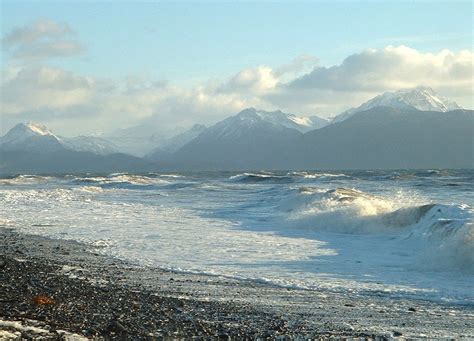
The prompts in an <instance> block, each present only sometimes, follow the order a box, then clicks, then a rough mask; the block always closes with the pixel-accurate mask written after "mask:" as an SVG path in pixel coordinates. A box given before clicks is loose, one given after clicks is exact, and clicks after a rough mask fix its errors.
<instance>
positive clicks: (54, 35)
mask: <svg viewBox="0 0 474 341" xmlns="http://www.w3.org/2000/svg"><path fill="white" fill-rule="evenodd" d="M2 47H3V49H4V50H5V51H7V53H8V54H9V55H10V56H11V57H12V58H14V59H19V60H22V61H38V60H45V59H48V58H53V57H69V56H74V55H77V54H80V53H81V52H82V51H83V50H84V48H83V46H82V45H81V44H80V42H79V41H78V40H77V39H76V34H75V32H74V31H73V30H72V29H71V28H70V27H69V26H68V25H67V24H64V23H57V22H54V21H51V20H46V19H40V20H37V21H35V22H33V23H31V24H29V25H26V26H23V27H17V28H15V29H13V30H12V31H10V32H8V33H6V34H5V35H4V37H3V39H2Z"/></svg>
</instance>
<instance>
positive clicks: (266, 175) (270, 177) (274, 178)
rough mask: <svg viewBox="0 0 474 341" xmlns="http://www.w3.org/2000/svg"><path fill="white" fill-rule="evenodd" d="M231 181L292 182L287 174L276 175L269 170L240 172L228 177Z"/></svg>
mask: <svg viewBox="0 0 474 341" xmlns="http://www.w3.org/2000/svg"><path fill="white" fill-rule="evenodd" d="M229 180H230V181H233V182H246V183H249V182H250V183H251V182H264V181H265V182H284V183H288V182H292V178H291V176H287V175H276V174H273V173H270V172H260V173H242V174H237V175H233V176H231V177H230V178H229Z"/></svg>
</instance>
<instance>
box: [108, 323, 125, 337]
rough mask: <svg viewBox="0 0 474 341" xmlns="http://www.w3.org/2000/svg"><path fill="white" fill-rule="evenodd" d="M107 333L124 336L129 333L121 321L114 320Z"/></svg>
mask: <svg viewBox="0 0 474 341" xmlns="http://www.w3.org/2000/svg"><path fill="white" fill-rule="evenodd" d="M107 331H109V332H114V333H117V334H124V333H126V332H127V329H126V328H125V327H124V326H123V324H122V323H120V321H118V320H112V321H110V323H109V325H108V326H107Z"/></svg>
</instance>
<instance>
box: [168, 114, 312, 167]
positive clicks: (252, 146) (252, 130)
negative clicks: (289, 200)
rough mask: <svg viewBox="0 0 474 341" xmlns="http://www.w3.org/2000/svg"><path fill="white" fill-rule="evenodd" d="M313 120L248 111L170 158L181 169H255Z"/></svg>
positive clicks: (200, 136)
mask: <svg viewBox="0 0 474 341" xmlns="http://www.w3.org/2000/svg"><path fill="white" fill-rule="evenodd" d="M313 122H317V121H316V120H314V121H313V120H310V119H308V118H302V117H297V116H294V115H291V114H285V113H283V112H281V111H275V112H266V111H262V110H256V109H254V108H249V109H245V110H243V111H241V112H240V113H238V114H237V115H235V116H232V117H229V118H227V119H225V120H223V121H221V122H219V123H217V124H215V125H213V126H212V127H209V128H207V129H206V130H204V131H203V132H201V133H200V134H199V135H198V136H197V137H196V138H195V139H193V140H192V141H190V142H189V143H187V144H186V145H184V146H183V147H182V148H181V149H179V150H178V151H177V152H176V153H174V154H173V155H172V156H171V159H170V160H169V162H170V163H174V164H176V165H180V166H182V167H183V168H201V167H204V168H209V169H242V168H259V167H260V166H263V165H268V164H272V160H274V159H275V160H276V159H278V158H279V155H278V150H279V149H281V148H283V147H284V146H285V145H286V144H288V143H291V142H292V141H294V140H295V139H296V138H298V137H300V136H301V135H302V134H303V133H302V131H308V130H310V129H312V128H313V127H314V123H313Z"/></svg>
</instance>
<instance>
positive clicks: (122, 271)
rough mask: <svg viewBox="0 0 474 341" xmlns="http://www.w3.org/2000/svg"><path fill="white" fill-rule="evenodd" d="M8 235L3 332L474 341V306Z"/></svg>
mask: <svg viewBox="0 0 474 341" xmlns="http://www.w3.org/2000/svg"><path fill="white" fill-rule="evenodd" d="M0 241H1V242H0V243H1V245H2V250H1V251H0V274H1V281H0V289H1V290H0V291H1V292H2V296H3V297H1V298H0V333H2V332H4V334H0V338H2V335H3V337H5V335H6V336H8V333H9V334H10V337H11V338H14V337H13V336H12V335H16V337H18V339H20V337H25V338H27V337H30V338H37V337H43V338H47V339H80V337H81V336H82V337H86V338H110V337H125V338H156V339H162V338H165V339H166V338H186V339H188V338H196V339H262V340H263V339H281V340H286V339H308V338H313V339H315V338H316V339H328V338H330V339H346V338H357V339H360V338H362V339H367V340H370V339H372V340H385V339H392V338H393V339H397V338H398V339H413V338H430V339H448V338H455V339H462V338H464V339H471V338H474V307H473V306H462V305H452V304H441V303H436V302H430V301H423V300H413V299H394V298H390V297H388V296H384V295H383V294H380V295H374V296H360V295H357V296H356V295H351V294H350V293H346V294H343V293H335V292H329V291H328V292H326V291H311V290H303V289H296V288H294V289H293V288H284V287H277V286H272V285H270V284H266V283H258V282H255V281H250V280H238V279H231V278H227V277H220V276H209V275H200V274H190V273H182V272H172V271H166V270H160V269H157V268H150V267H140V266H137V265H134V264H131V263H128V262H126V261H122V260H119V259H116V258H113V257H109V256H105V255H102V254H100V253H97V248H96V247H93V246H89V245H85V244H81V243H79V242H74V241H67V240H57V239H51V238H47V237H41V236H35V235H27V234H22V233H20V232H16V231H14V230H11V229H7V228H2V227H0ZM48 299H50V301H48ZM11 321H15V322H19V323H20V324H21V326H23V327H24V328H23V327H22V328H23V330H22V329H21V328H20V327H18V325H15V324H13V323H12V322H11ZM15 326H16V327H15ZM27 327H28V328H27ZM35 328H36V329H40V330H43V332H38V330H36V332H35ZM15 333H16V334H15Z"/></svg>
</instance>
